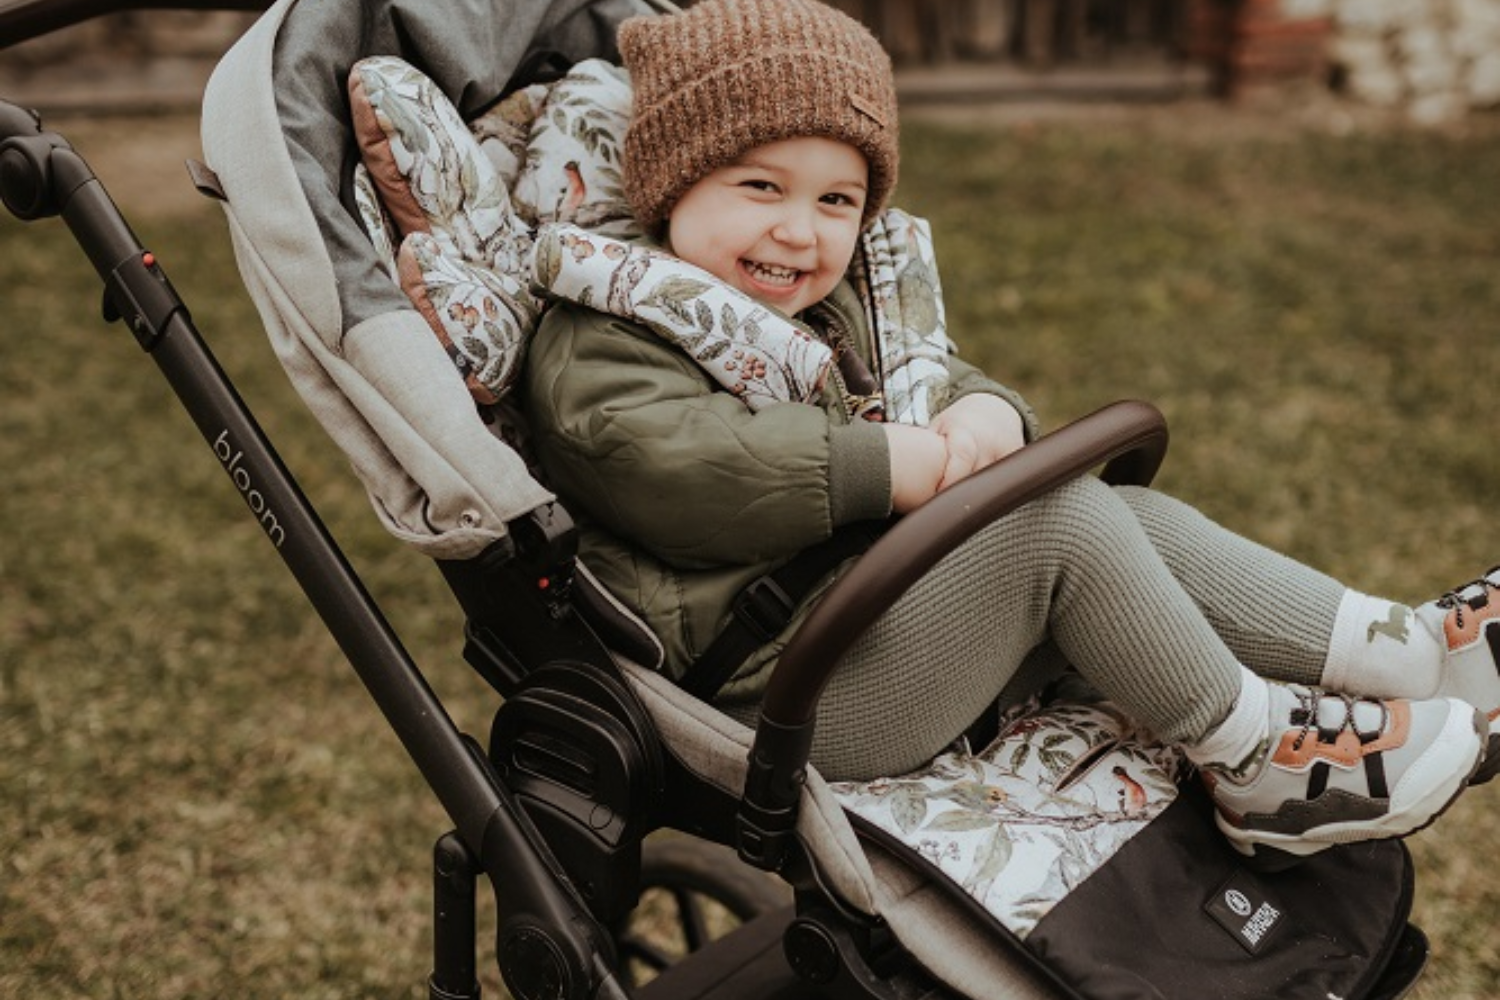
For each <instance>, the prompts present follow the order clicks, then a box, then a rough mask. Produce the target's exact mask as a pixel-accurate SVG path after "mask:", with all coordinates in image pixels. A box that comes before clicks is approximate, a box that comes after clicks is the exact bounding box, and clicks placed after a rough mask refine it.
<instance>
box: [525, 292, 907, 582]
mask: <svg viewBox="0 0 1500 1000" xmlns="http://www.w3.org/2000/svg"><path fill="white" fill-rule="evenodd" d="M526 390H527V408H528V416H529V421H530V425H531V429H532V432H533V434H534V435H535V445H536V451H537V453H538V455H539V456H540V459H541V462H542V466H543V470H544V472H545V474H546V477H547V480H548V485H549V486H551V487H552V488H553V489H554V490H556V491H557V492H558V493H559V494H560V495H561V496H562V497H563V498H564V500H565V501H566V502H567V503H568V505H569V506H577V507H578V508H580V509H581V510H582V512H583V513H585V514H587V515H588V516H589V517H592V518H594V519H595V520H597V521H599V522H600V523H601V524H602V525H603V526H604V527H605V528H607V529H608V530H610V531H612V532H614V533H616V534H617V535H619V536H621V537H624V538H628V539H631V540H633V541H634V542H635V543H637V544H639V545H640V546H642V547H643V548H644V549H645V550H646V551H647V552H649V553H650V554H651V555H653V556H655V557H656V558H658V559H661V560H663V561H664V562H667V563H668V564H671V565H675V566H678V567H681V568H707V567H712V566H719V565H734V564H749V563H759V562H764V561H770V560H775V559H779V558H783V557H785V556H789V555H791V554H792V553H794V552H796V551H798V550H800V549H803V548H806V547H807V546H808V545H811V544H813V543H815V542H818V541H820V540H822V539H824V538H826V537H828V535H829V534H830V533H831V532H832V531H833V529H834V528H836V527H839V526H840V525H842V524H846V523H851V522H854V521H860V520H868V519H873V518H880V517H885V516H886V515H887V514H889V512H890V501H891V488H890V467H889V461H890V460H889V456H888V451H887V448H886V443H885V435H884V434H883V433H882V432H881V430H880V428H879V426H878V425H875V424H869V423H865V422H863V421H853V422H848V423H845V422H841V421H840V420H839V419H838V417H837V416H836V415H835V414H833V413H830V412H828V411H825V410H824V409H822V408H821V407H818V406H814V405H810V404H801V403H783V404H778V405H774V406H770V407H766V408H764V409H762V410H760V411H759V412H755V413H752V412H751V411H750V410H749V409H748V408H747V407H746V406H745V405H744V404H743V403H742V402H740V401H739V400H738V399H736V398H735V397H734V396H732V395H730V394H729V393H727V392H724V391H722V390H720V389H719V388H717V386H715V385H714V384H713V383H712V382H711V381H710V380H709V378H708V377H707V376H706V375H705V374H704V373H703V371H702V370H701V369H700V368H699V367H698V365H697V362H695V361H694V360H692V359H691V358H689V357H687V356H686V355H684V354H683V353H681V352H680V351H678V350H676V349H675V348H673V347H671V346H670V345H668V344H665V343H663V342H662V341H661V340H659V339H658V338H657V337H656V336H655V335H654V334H652V333H651V332H650V331H648V330H645V329H643V328H640V327H638V326H635V325H633V324H630V323H626V322H622V321H620V320H616V319H613V318H611V317H607V316H604V315H602V314H600V313H597V312H593V311H591V310H587V309H583V308H580V307H576V306H573V305H571V304H566V303H561V304H558V305H555V306H554V307H553V308H552V309H550V310H549V311H548V313H547V315H546V317H545V318H544V320H543V323H542V326H541V328H540V329H539V330H538V332H537V336H536V338H535V339H534V341H533V343H532V345H531V348H530V353H529V356H528V359H527V365H526Z"/></svg>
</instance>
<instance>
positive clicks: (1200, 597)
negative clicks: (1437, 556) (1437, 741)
mask: <svg viewBox="0 0 1500 1000" xmlns="http://www.w3.org/2000/svg"><path fill="white" fill-rule="evenodd" d="M1120 493H1121V496H1122V497H1123V498H1124V499H1125V501H1126V503H1127V504H1129V505H1130V508H1131V510H1132V511H1134V512H1135V515H1136V517H1137V518H1138V519H1139V520H1140V522H1141V525H1142V527H1144V528H1145V530H1146V534H1147V536H1148V537H1150V539H1151V541H1152V544H1153V545H1154V546H1155V547H1156V549H1157V551H1158V552H1159V553H1161V556H1162V559H1163V561H1164V562H1166V564H1167V565H1168V566H1169V567H1170V568H1171V570H1172V573H1173V575H1174V576H1176V577H1177V579H1178V580H1179V581H1181V582H1182V584H1183V587H1184V589H1185V590H1186V591H1187V592H1188V594H1190V595H1191V596H1192V598H1193V600H1194V601H1195V602H1196V603H1197V604H1198V606H1199V607H1200V608H1201V609H1202V611H1203V614H1204V616H1205V617H1206V618H1207V619H1208V621H1209V622H1210V623H1211V624H1212V625H1213V627H1214V630H1215V631H1216V632H1217V633H1218V634H1219V635H1220V636H1222V637H1223V639H1224V641H1225V643H1226V644H1227V645H1228V646H1229V648H1230V649H1231V650H1233V651H1234V653H1235V654H1236V655H1237V656H1239V657H1240V659H1241V662H1243V663H1245V664H1247V665H1249V666H1250V667H1251V668H1252V669H1254V670H1255V671H1256V672H1257V673H1259V674H1261V675H1262V676H1265V677H1271V678H1275V679H1278V680H1284V681H1292V682H1295V683H1299V684H1307V685H1317V686H1320V687H1325V688H1330V689H1332V690H1336V691H1345V692H1348V693H1351V694H1359V695H1364V696H1368V697H1375V698H1418V699H1421V698H1431V697H1434V696H1439V695H1441V696H1450V697H1456V698H1461V699H1463V700H1465V701H1467V702H1469V703H1470V704H1473V705H1475V706H1477V707H1478V708H1479V709H1480V710H1481V711H1483V712H1484V713H1485V714H1486V715H1487V716H1488V719H1489V723H1490V743H1491V746H1492V747H1493V749H1492V750H1491V757H1492V758H1493V760H1492V762H1491V764H1490V765H1488V766H1487V767H1486V769H1485V770H1484V771H1483V772H1481V775H1480V777H1481V778H1482V779H1487V778H1489V777H1491V776H1493V774H1494V773H1495V771H1496V770H1500V669H1497V665H1500V569H1497V570H1495V571H1492V572H1491V574H1490V575H1489V576H1488V577H1486V578H1484V579H1481V580H1477V581H1475V582H1474V583H1472V584H1467V585H1465V586H1463V587H1460V588H1457V589H1456V591H1455V592H1454V593H1452V594H1449V595H1445V596H1444V597H1442V598H1440V599H1438V600H1436V601H1429V602H1428V603H1426V604H1423V605H1421V606H1419V607H1417V608H1416V609H1412V608H1410V607H1407V606H1406V605H1404V604H1398V603H1396V602H1393V601H1390V600H1386V599H1384V598H1379V597H1372V596H1370V595H1368V594H1363V593H1360V592H1359V591H1356V590H1350V589H1348V588H1346V587H1345V586H1344V585H1343V584H1341V583H1339V582H1338V581H1336V580H1334V579H1332V578H1331V577H1328V576H1325V575H1324V574H1322V573H1319V572H1317V571H1316V570H1313V569H1310V568H1308V567H1306V566H1304V565H1302V564H1301V563H1298V562H1296V561H1295V560H1292V559H1288V558H1287V557H1285V556H1282V555H1280V554H1278V553H1276V552H1273V551H1271V550H1269V549H1267V548H1264V547H1263V546H1260V545H1256V544H1255V543H1254V542H1250V541H1248V540H1246V539H1244V538H1241V537H1240V536H1238V535H1235V534H1233V533H1232V532H1229V531H1226V530H1224V529H1223V528H1221V527H1219V526H1218V525H1216V524H1214V523H1213V522H1212V521H1210V520H1208V519H1207V518H1205V517H1204V516H1203V515H1202V514H1200V513H1198V512H1197V511H1196V510H1194V509H1192V508H1191V507H1189V506H1187V505H1186V504H1183V503H1181V502H1179V501H1177V500H1173V499H1172V498H1170V497H1167V496H1164V495H1162V494H1160V493H1156V492H1154V491H1151V490H1145V489H1135V488H1127V489H1122V490H1121V491H1120Z"/></svg>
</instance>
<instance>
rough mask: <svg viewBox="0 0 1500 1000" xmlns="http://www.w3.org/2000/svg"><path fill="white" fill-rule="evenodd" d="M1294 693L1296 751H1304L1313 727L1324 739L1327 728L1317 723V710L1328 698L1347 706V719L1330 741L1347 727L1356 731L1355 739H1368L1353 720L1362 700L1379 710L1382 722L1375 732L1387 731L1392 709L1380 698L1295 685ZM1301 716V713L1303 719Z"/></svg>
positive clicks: (1293, 742) (1293, 722) (1345, 710)
mask: <svg viewBox="0 0 1500 1000" xmlns="http://www.w3.org/2000/svg"><path fill="white" fill-rule="evenodd" d="M1292 693H1293V694H1294V695H1296V696H1297V708H1296V709H1294V710H1293V711H1292V718H1291V721H1292V724H1293V725H1297V726H1299V730H1298V732H1297V738H1296V739H1295V740H1293V741H1292V749H1293V750H1301V749H1302V744H1303V743H1305V742H1307V737H1308V734H1310V733H1311V732H1312V731H1313V730H1314V729H1316V730H1317V731H1318V737H1319V738H1320V739H1322V738H1323V733H1324V732H1325V730H1324V729H1323V727H1322V726H1321V725H1319V724H1318V715H1319V711H1318V710H1319V709H1320V708H1321V707H1322V704H1323V702H1324V701H1326V700H1332V699H1337V700H1338V701H1339V702H1340V703H1341V704H1342V705H1343V706H1344V721H1343V722H1341V723H1339V725H1338V727H1337V728H1336V729H1334V730H1332V738H1331V739H1329V740H1328V742H1330V743H1332V742H1334V741H1335V740H1337V739H1338V735H1339V733H1341V732H1343V731H1344V730H1345V729H1347V730H1349V732H1351V733H1353V734H1354V736H1355V738H1356V739H1358V740H1359V741H1360V742H1361V743H1364V742H1365V736H1364V734H1363V733H1361V732H1360V731H1359V727H1358V725H1357V724H1356V723H1355V720H1354V710H1355V708H1357V707H1358V706H1359V703H1360V702H1366V703H1368V704H1371V705H1374V706H1376V707H1377V708H1379V709H1380V725H1379V726H1377V727H1376V729H1375V732H1376V733H1381V732H1384V731H1385V727H1386V723H1387V721H1388V718H1387V716H1388V713H1389V711H1390V710H1389V708H1388V707H1387V706H1386V703H1385V702H1383V701H1381V700H1380V699H1379V698H1357V697H1355V696H1354V695H1349V694H1344V693H1342V692H1338V691H1322V690H1319V689H1317V688H1306V689H1304V688H1293V689H1292ZM1298 716H1301V720H1300V722H1299V720H1298Z"/></svg>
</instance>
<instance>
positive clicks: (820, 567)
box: [677, 521, 885, 701]
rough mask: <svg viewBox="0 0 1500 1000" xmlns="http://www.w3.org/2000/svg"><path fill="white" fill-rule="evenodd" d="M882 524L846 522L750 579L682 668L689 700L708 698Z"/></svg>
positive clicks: (857, 552) (862, 547) (863, 547)
mask: <svg viewBox="0 0 1500 1000" xmlns="http://www.w3.org/2000/svg"><path fill="white" fill-rule="evenodd" d="M884 528H885V525H884V522H878V521H862V522H860V523H858V524H851V525H847V526H845V527H843V528H840V529H838V530H837V531H835V532H834V533H833V534H832V535H830V536H829V537H828V538H827V539H825V540H824V541H821V542H819V543H818V544H816V545H812V546H809V547H808V548H805V549H803V550H802V551H801V552H799V553H797V554H796V555H795V556H793V557H792V558H791V559H789V560H787V561H786V562H785V563H783V564H782V565H781V566H778V567H777V568H776V569H774V570H772V571H771V572H769V573H766V574H765V575H764V576H760V577H757V578H756V579H754V580H752V581H751V582H750V583H749V584H748V585H747V586H746V587H745V588H744V589H743V590H741V591H740V592H739V594H738V595H737V596H736V597H735V599H734V603H733V604H732V605H730V617H729V624H727V625H725V626H724V629H723V631H721V632H720V633H719V634H718V635H717V636H715V637H714V641H713V642H711V643H709V646H708V648H707V649H705V650H704V651H703V655H702V656H700V657H698V659H697V660H695V661H694V662H693V663H692V665H691V666H689V667H688V669H687V673H685V674H683V676H682V679H681V680H679V681H678V682H677V684H678V686H679V687H681V688H682V689H683V690H684V691H686V692H687V693H688V694H690V695H692V696H693V697H695V698H700V699H702V700H703V701H710V700H712V699H713V698H714V696H715V695H717V694H718V693H719V690H720V689H721V688H722V687H723V686H724V685H725V684H727V683H728V682H729V679H730V678H731V677H733V676H734V673H735V671H736V670H738V669H739V668H740V665H741V664H743V663H744V662H745V660H746V659H747V658H748V657H749V656H750V654H751V653H754V652H755V651H756V650H757V649H759V648H760V647H762V646H764V645H765V644H766V643H768V642H770V641H771V640H773V639H775V638H776V636H777V635H779V634H780V633H781V630H782V629H784V628H786V626H787V623H788V622H790V621H791V620H792V616H793V615H794V614H796V611H797V606H798V605H799V604H801V603H802V600H803V598H805V597H806V596H807V595H808V594H809V593H810V592H811V591H812V589H813V587H815V586H816V585H817V583H818V581H819V580H821V579H823V577H825V576H827V575H828V574H829V573H831V572H832V571H833V570H834V569H836V568H838V566H839V565H840V564H842V563H843V562H845V561H846V560H849V559H852V558H853V557H855V556H857V555H861V554H862V553H863V552H864V551H865V550H866V549H868V548H869V547H870V546H871V545H873V544H875V540H876V539H877V538H879V537H880V533H881V532H882V531H883V530H884Z"/></svg>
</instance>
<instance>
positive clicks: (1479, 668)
mask: <svg viewBox="0 0 1500 1000" xmlns="http://www.w3.org/2000/svg"><path fill="white" fill-rule="evenodd" d="M1416 611H1417V616H1418V617H1419V618H1421V619H1422V621H1423V623H1424V624H1425V625H1427V626H1428V627H1429V628H1431V629H1432V630H1433V632H1434V634H1440V635H1441V636H1442V637H1443V640H1444V641H1445V642H1446V643H1447V651H1448V658H1447V661H1446V662H1445V663H1444V664H1443V673H1442V680H1441V681H1440V682H1439V684H1438V689H1437V692H1436V693H1437V695H1438V696H1439V697H1449V698H1460V699H1462V700H1463V701H1466V702H1468V703H1469V704H1471V705H1473V706H1474V707H1475V708H1477V709H1479V710H1480V711H1481V712H1483V713H1484V716H1485V718H1486V719H1487V720H1488V721H1489V737H1488V740H1487V752H1486V756H1485V762H1484V764H1483V765H1482V766H1481V767H1480V769H1479V770H1478V771H1477V772H1476V773H1475V775H1474V779H1473V783H1474V784H1476V785H1477V784H1480V783H1482V782H1485V781H1489V780H1490V779H1491V778H1493V777H1494V776H1495V775H1496V774H1497V773H1500V566H1496V567H1495V568H1494V569H1492V570H1490V571H1489V572H1488V573H1486V574H1485V575H1484V576H1482V577H1480V578H1479V579H1477V580H1475V581H1473V582H1472V583H1466V584H1464V585H1463V586H1461V587H1455V588H1454V589H1453V590H1450V591H1449V592H1448V593H1446V594H1444V595H1443V596H1442V597H1439V598H1438V599H1437V600H1436V601H1433V602H1431V603H1430V604H1424V605H1422V606H1421V607H1419V608H1417V609H1416Z"/></svg>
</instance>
